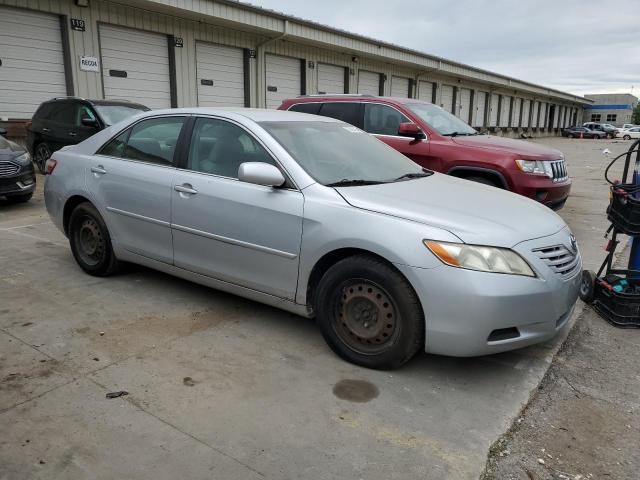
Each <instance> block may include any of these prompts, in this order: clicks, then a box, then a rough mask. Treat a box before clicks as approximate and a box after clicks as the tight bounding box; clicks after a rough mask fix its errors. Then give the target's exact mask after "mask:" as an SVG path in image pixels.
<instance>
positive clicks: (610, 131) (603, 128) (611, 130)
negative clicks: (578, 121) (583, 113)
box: [582, 122, 616, 138]
mask: <svg viewBox="0 0 640 480" xmlns="http://www.w3.org/2000/svg"><path fill="white" fill-rule="evenodd" d="M582 126H583V127H586V128H588V129H589V130H595V131H596V132H602V133H604V135H605V137H607V138H614V137H615V136H616V128H615V127H614V126H613V125H609V124H608V123H597V122H587V123H583V124H582Z"/></svg>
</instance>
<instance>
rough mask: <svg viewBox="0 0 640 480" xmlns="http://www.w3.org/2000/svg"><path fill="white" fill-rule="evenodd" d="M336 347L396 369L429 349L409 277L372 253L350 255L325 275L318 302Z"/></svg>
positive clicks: (366, 362)
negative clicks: (407, 278)
mask: <svg viewBox="0 0 640 480" xmlns="http://www.w3.org/2000/svg"><path fill="white" fill-rule="evenodd" d="M315 309H316V313H317V321H318V324H319V326H320V329H321V331H322V334H323V336H324V338H325V340H326V341H327V343H328V344H329V346H330V347H331V349H332V350H333V351H334V352H335V353H337V354H338V355H339V356H340V357H342V358H344V359H345V360H347V361H349V362H352V363H355V364H357V365H361V366H363V367H368V368H376V369H390V368H397V367H399V366H401V365H402V364H404V363H405V362H407V361H408V360H410V359H411V358H412V357H413V356H414V355H415V354H416V353H417V352H418V351H419V350H420V349H421V348H424V315H423V313H422V308H421V306H420V302H419V300H418V297H417V295H416V293H415V292H414V290H413V288H412V287H411V285H409V283H408V282H407V280H406V279H405V278H404V277H403V276H402V275H401V274H400V273H399V272H398V271H397V270H395V269H394V268H393V267H391V266H390V265H389V264H387V263H386V262H384V261H382V260H379V259H377V258H375V257H370V256H367V255H357V256H353V257H349V258H346V259H344V260H341V261H339V262H338V263H336V264H335V265H333V266H332V267H331V268H329V270H328V271H327V272H326V273H325V274H324V276H323V277H322V280H321V281H320V284H319V286H318V291H317V295H316V301H315Z"/></svg>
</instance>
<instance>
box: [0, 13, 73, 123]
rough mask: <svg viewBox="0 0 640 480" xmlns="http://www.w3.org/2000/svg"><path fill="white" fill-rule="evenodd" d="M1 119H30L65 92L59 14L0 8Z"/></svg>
mask: <svg viewBox="0 0 640 480" xmlns="http://www.w3.org/2000/svg"><path fill="white" fill-rule="evenodd" d="M0 60H1V61H2V63H1V65H0V118H7V119H9V118H11V119H24V120H26V119H29V118H31V116H32V115H33V112H35V110H36V108H38V105H40V103H42V102H43V101H44V100H48V99H50V98H53V97H57V96H64V95H66V94H67V86H66V81H65V75H64V56H63V53H62V37H61V34H60V17H57V16H55V15H49V14H44V13H36V12H29V11H26V10H18V9H15V8H5V7H0Z"/></svg>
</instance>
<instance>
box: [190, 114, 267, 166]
mask: <svg viewBox="0 0 640 480" xmlns="http://www.w3.org/2000/svg"><path fill="white" fill-rule="evenodd" d="M245 162H263V163H269V164H271V165H275V162H274V160H273V158H272V157H271V155H269V153H268V152H267V151H266V150H265V149H264V148H263V147H262V145H260V144H259V143H258V142H257V141H256V140H255V139H254V138H253V137H252V136H251V135H249V134H248V133H247V132H246V131H245V130H243V129H242V128H240V127H239V126H237V125H234V124H233V123H230V122H227V121H225V120H218V119H215V118H198V119H197V120H196V123H195V125H194V127H193V135H192V136H191V146H190V148H189V162H188V167H187V168H188V169H189V170H194V171H196V172H202V173H210V174H212V175H220V176H222V177H230V178H238V168H240V164H242V163H245Z"/></svg>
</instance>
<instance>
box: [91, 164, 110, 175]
mask: <svg viewBox="0 0 640 480" xmlns="http://www.w3.org/2000/svg"><path fill="white" fill-rule="evenodd" d="M91 171H92V172H93V173H95V174H96V175H104V174H105V173H107V171H106V170H105V169H104V167H103V166H102V165H98V166H97V167H91Z"/></svg>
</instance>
